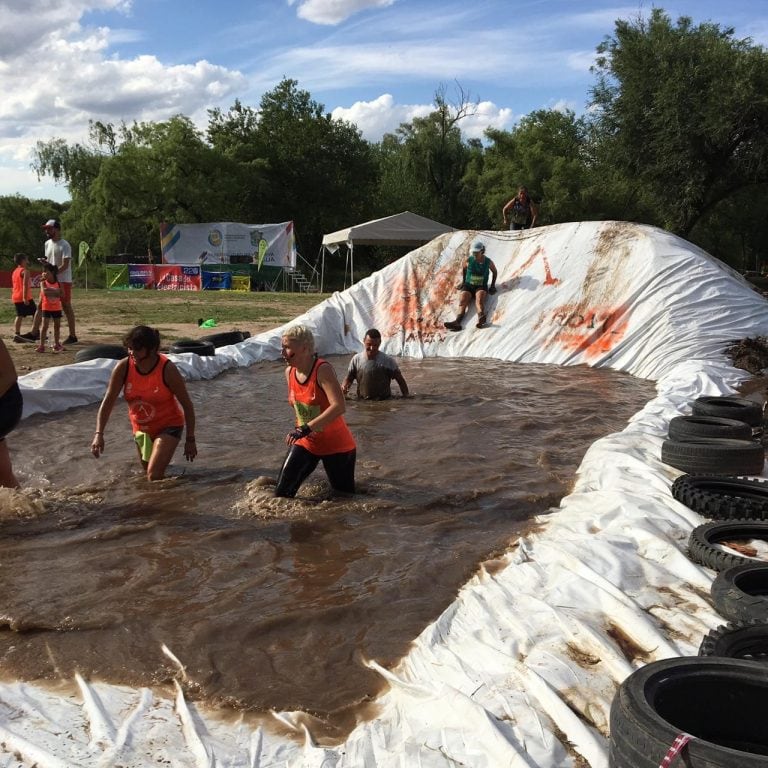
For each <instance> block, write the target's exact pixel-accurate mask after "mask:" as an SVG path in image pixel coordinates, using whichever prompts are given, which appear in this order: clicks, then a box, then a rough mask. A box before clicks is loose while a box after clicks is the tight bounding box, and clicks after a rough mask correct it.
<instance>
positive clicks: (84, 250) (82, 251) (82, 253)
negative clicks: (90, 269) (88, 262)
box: [77, 240, 91, 267]
mask: <svg viewBox="0 0 768 768" xmlns="http://www.w3.org/2000/svg"><path fill="white" fill-rule="evenodd" d="M90 250H91V246H90V245H88V243H86V242H85V240H81V241H80V255H79V257H78V262H77V266H78V267H82V266H83V262H84V261H85V257H86V256H87V255H88V253H89V251H90Z"/></svg>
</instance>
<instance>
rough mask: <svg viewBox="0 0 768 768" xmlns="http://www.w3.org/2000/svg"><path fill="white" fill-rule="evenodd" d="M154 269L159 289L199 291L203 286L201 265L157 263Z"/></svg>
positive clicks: (156, 286) (156, 285) (156, 284)
mask: <svg viewBox="0 0 768 768" xmlns="http://www.w3.org/2000/svg"><path fill="white" fill-rule="evenodd" d="M154 270H155V288H157V290H158V291H199V290H200V288H201V285H200V267H183V266H181V265H179V264H169V265H160V264H156V265H155V268H154Z"/></svg>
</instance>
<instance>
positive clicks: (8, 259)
mask: <svg viewBox="0 0 768 768" xmlns="http://www.w3.org/2000/svg"><path fill="white" fill-rule="evenodd" d="M65 210H66V206H65V205H62V204H61V203H54V202H53V201H52V200H29V199H28V198H26V197H22V196H21V195H12V196H8V197H0V269H12V268H13V255H14V254H15V253H19V252H21V253H26V254H27V256H29V257H30V258H31V259H38V258H42V256H43V248H44V244H45V235H44V233H43V230H42V225H43V224H44V223H45V222H46V221H48V219H51V218H61V217H62V215H63V213H64V211H65Z"/></svg>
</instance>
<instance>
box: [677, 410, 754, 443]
mask: <svg viewBox="0 0 768 768" xmlns="http://www.w3.org/2000/svg"><path fill="white" fill-rule="evenodd" d="M668 434H669V437H671V438H672V439H673V440H681V441H682V440H696V439H697V438H700V437H726V438H731V439H733V440H751V439H752V427H751V426H750V425H749V424H747V422H746V421H737V420H736V419H723V418H720V417H717V416H675V417H674V418H673V419H672V420H671V421H670V422H669V432H668Z"/></svg>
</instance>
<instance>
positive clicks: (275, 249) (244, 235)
mask: <svg viewBox="0 0 768 768" xmlns="http://www.w3.org/2000/svg"><path fill="white" fill-rule="evenodd" d="M160 245H161V250H162V254H163V263H164V264H197V265H199V266H202V265H203V264H257V265H258V266H259V267H261V266H262V265H264V266H267V267H295V266H296V238H295V236H294V231H293V222H292V221H285V222H283V223H282V224H237V223H233V222H217V223H212V224H167V223H163V224H161V225H160Z"/></svg>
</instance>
